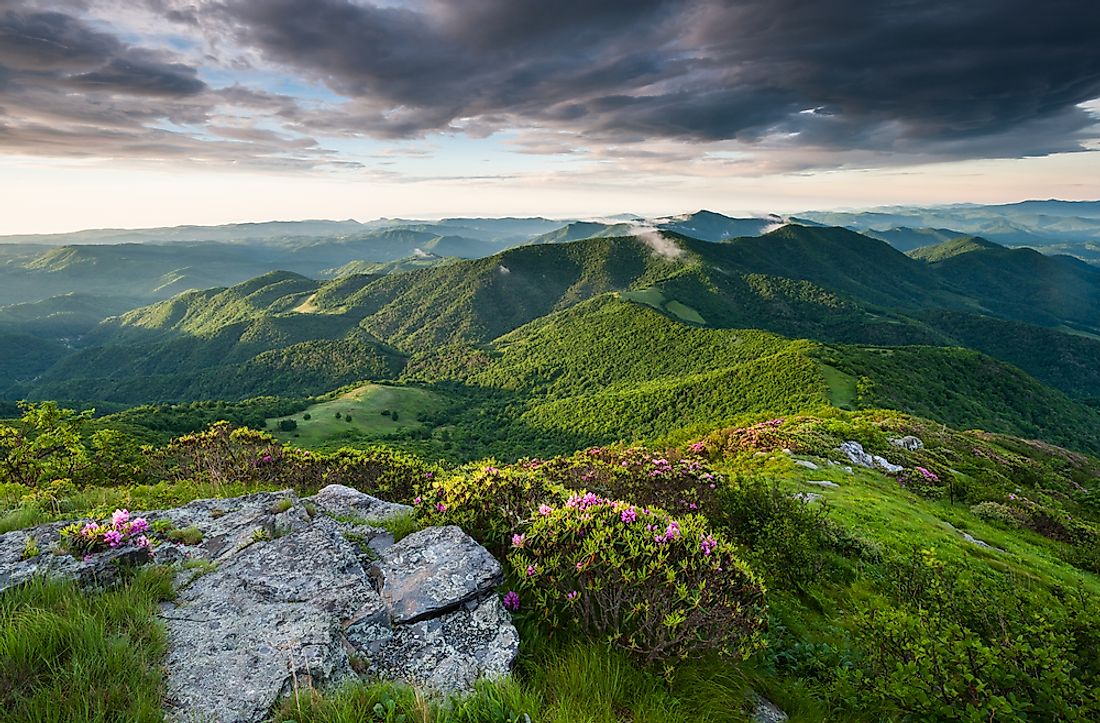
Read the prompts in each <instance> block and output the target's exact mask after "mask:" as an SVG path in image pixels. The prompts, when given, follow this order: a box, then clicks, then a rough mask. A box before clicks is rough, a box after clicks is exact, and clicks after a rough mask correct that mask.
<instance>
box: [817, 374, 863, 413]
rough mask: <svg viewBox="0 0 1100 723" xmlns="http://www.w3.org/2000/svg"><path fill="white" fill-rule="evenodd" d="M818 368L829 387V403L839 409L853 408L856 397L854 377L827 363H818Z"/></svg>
mask: <svg viewBox="0 0 1100 723" xmlns="http://www.w3.org/2000/svg"><path fill="white" fill-rule="evenodd" d="M818 368H819V369H820V370H821V375H822V376H823V377H825V384H827V385H828V388H829V403H830V404H832V405H833V406H835V407H840V408H841V409H855V408H856V400H857V398H858V395H857V393H856V378H855V377H853V376H852V375H850V374H845V373H844V372H842V371H840V370H839V369H835V368H833V367H831V366H829V365H828V364H818Z"/></svg>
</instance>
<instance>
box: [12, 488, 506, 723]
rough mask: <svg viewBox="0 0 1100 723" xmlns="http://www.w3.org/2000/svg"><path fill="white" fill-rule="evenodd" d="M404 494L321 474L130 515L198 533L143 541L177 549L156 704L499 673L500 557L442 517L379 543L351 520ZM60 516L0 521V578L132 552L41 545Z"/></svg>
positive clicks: (235, 709)
mask: <svg viewBox="0 0 1100 723" xmlns="http://www.w3.org/2000/svg"><path fill="white" fill-rule="evenodd" d="M408 509H409V508H407V507H405V506H404V505H393V504H391V503H387V502H384V501H382V500H378V499H376V498H374V497H371V496H369V495H365V494H363V493H361V492H358V491H357V490H353V489H351V488H348V487H341V486H332V487H328V488H325V489H323V490H321V491H320V492H319V493H317V495H315V496H314V497H312V498H306V499H299V498H298V497H297V496H296V495H295V494H294V493H293V492H291V491H283V492H272V493H259V494H253V495H247V496H245V497H239V498H235V499H219V500H198V501H195V502H192V503H190V504H187V505H184V506H182V507H179V508H175V509H171V510H162V511H156V512H150V513H147V514H145V515H144V516H145V517H146V518H147V519H149V520H150V521H151V522H155V521H158V520H169V521H170V522H171V523H172V525H173V526H174V527H176V528H181V529H184V528H195V530H197V531H198V533H200V534H201V540H199V541H197V542H196V544H191V545H186V544H182V543H180V542H168V541H165V542H162V543H161V544H160V545H158V546H157V547H156V551H155V558H156V560H157V561H158V562H169V563H172V562H175V563H180V564H179V567H178V569H179V573H178V575H177V584H178V591H177V596H176V599H175V600H173V601H172V602H171V603H166V604H164V605H163V606H162V609H161V613H160V615H161V618H162V619H163V621H164V624H165V627H166V629H167V633H168V654H167V657H166V660H165V674H166V695H165V706H166V712H167V719H168V720H169V721H179V722H181V723H182V722H183V721H194V720H201V721H209V722H210V723H238V722H248V723H258V722H259V721H263V720H265V719H266V717H267V715H268V713H269V712H270V710H271V708H272V707H273V706H274V705H275V704H277V703H278V701H279V700H280V698H281V697H282V696H284V695H287V694H289V693H291V692H292V691H294V690H295V689H305V688H308V687H311V686H312V687H321V686H325V685H329V684H332V683H338V682H340V681H344V680H347V679H351V678H354V677H356V676H358V675H359V673H360V672H365V673H366V674H368V675H370V676H371V677H372V678H382V679H386V680H397V681H404V682H408V683H412V684H415V685H418V686H421V687H422V688H425V689H427V690H428V691H434V692H438V693H444V694H449V693H461V692H466V691H469V690H470V689H471V688H472V687H473V684H474V683H475V681H477V680H478V679H481V678H496V677H500V676H503V675H506V674H507V673H508V671H509V669H510V667H511V664H512V661H513V660H514V659H515V656H516V653H517V651H518V648H519V636H518V634H517V633H516V629H515V627H514V626H513V625H512V622H511V619H510V617H509V615H508V613H507V612H506V611H505V610H504V608H503V606H502V605H501V603H500V600H499V598H498V596H497V595H496V593H495V587H496V585H498V584H499V583H500V581H501V579H502V576H501V568H500V564H499V563H498V562H497V561H496V560H495V559H493V557H492V556H491V555H490V554H489V553H488V552H487V551H486V550H485V549H484V548H482V547H481V546H480V545H478V544H477V543H476V542H475V541H474V540H473V539H472V538H470V537H469V536H468V535H466V534H465V533H464V532H463V531H462V530H461V529H459V528H458V527H454V526H449V527H436V528H428V529H425V530H421V531H420V532H417V533H414V534H412V535H409V536H408V537H406V538H405V539H403V540H401V541H399V542H397V543H394V542H393V538H392V536H391V535H390V534H389V533H388V532H386V531H385V530H383V529H380V528H377V527H374V526H372V525H371V524H368V523H366V522H364V520H369V521H371V522H374V523H378V522H381V521H384V520H385V519H386V518H387V517H391V516H393V515H398V514H403V513H404V512H405V511H407V510H408ZM62 526H63V525H62V524H51V525H43V526H40V527H36V528H32V529H29V530H20V531H16V532H12V533H8V534H6V535H0V590H2V589H4V588H5V587H7V586H11V585H15V584H18V583H19V582H22V581H24V580H26V579H29V578H30V577H33V576H35V575H48V576H53V577H65V578H72V579H78V580H80V581H81V582H82V583H86V584H94V583H97V582H98V583H103V582H107V583H110V582H111V581H113V580H114V577H113V576H112V574H117V571H118V569H119V566H118V565H117V564H116V561H118V560H119V559H120V558H121V559H124V560H128V561H130V562H133V563H138V564H140V563H142V562H146V561H147V557H145V558H143V557H141V556H139V555H137V554H136V553H138V552H140V551H138V550H135V549H128V548H118V549H116V550H112V551H110V552H109V553H101V554H97V555H94V556H92V559H90V560H87V561H84V560H77V559H76V558H73V557H71V556H66V555H57V554H53V553H52V552H49V550H50V548H51V547H52V546H54V545H55V544H56V542H57V532H58V530H59V529H60V528H61V527H62ZM27 537H33V538H34V539H35V541H36V544H37V546H38V547H39V549H40V550H42V551H43V552H42V554H41V555H39V556H37V558H32V559H30V560H24V559H22V556H23V552H24V550H25V549H26V539H27ZM127 555H129V557H126V556H127Z"/></svg>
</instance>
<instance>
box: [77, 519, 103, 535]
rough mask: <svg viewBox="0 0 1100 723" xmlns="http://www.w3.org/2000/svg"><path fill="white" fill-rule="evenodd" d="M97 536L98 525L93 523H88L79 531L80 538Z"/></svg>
mask: <svg viewBox="0 0 1100 723" xmlns="http://www.w3.org/2000/svg"><path fill="white" fill-rule="evenodd" d="M98 534H99V525H98V524H96V523H95V522H89V523H88V524H86V525H84V527H82V528H81V530H80V536H81V537H95V536H96V535H98Z"/></svg>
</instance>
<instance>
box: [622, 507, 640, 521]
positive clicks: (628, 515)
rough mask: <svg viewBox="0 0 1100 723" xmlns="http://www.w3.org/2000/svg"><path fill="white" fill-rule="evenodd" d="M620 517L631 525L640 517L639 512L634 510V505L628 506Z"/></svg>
mask: <svg viewBox="0 0 1100 723" xmlns="http://www.w3.org/2000/svg"><path fill="white" fill-rule="evenodd" d="M619 519H621V520H622V521H623V522H625V523H626V524H628V525H629V524H630V523H631V522H633V521H634V520H636V519H638V513H637V512H635V511H634V508H633V507H628V508H626V509H625V510H623V512H622V514H621V515H619Z"/></svg>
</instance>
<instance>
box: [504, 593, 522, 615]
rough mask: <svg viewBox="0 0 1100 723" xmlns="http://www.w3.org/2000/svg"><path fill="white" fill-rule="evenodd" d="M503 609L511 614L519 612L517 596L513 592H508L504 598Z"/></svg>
mask: <svg viewBox="0 0 1100 723" xmlns="http://www.w3.org/2000/svg"><path fill="white" fill-rule="evenodd" d="M504 607H505V609H507V610H511V611H512V612H515V611H516V610H519V594H518V593H517V592H516V591H515V590H509V591H508V594H507V595H505V596H504Z"/></svg>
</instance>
